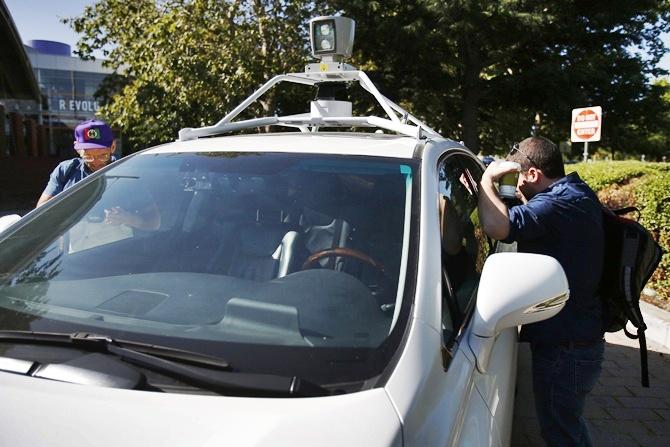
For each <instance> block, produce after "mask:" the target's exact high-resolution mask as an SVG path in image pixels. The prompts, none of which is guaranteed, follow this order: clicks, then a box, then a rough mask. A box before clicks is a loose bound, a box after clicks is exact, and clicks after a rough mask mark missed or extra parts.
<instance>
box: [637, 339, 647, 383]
mask: <svg viewBox="0 0 670 447" xmlns="http://www.w3.org/2000/svg"><path fill="white" fill-rule="evenodd" d="M637 336H638V339H639V341H640V374H641V376H642V386H643V387H645V388H649V362H648V360H647V339H646V337H645V336H644V329H643V328H640V329H638V330H637Z"/></svg>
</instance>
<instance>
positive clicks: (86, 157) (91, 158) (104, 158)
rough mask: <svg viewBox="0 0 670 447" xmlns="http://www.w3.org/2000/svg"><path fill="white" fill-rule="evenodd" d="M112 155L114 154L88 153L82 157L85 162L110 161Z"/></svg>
mask: <svg viewBox="0 0 670 447" xmlns="http://www.w3.org/2000/svg"><path fill="white" fill-rule="evenodd" d="M111 157H112V154H100V155H90V154H86V155H84V156H83V157H81V159H82V160H84V161H85V162H91V161H96V160H97V161H108V160H109V159H110V158H111Z"/></svg>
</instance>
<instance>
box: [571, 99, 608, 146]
mask: <svg viewBox="0 0 670 447" xmlns="http://www.w3.org/2000/svg"><path fill="white" fill-rule="evenodd" d="M602 128H603V109H602V107H600V106H595V107H583V108H580V109H572V124H571V125H570V141H572V142H573V143H588V142H590V141H600V132H601V131H602Z"/></svg>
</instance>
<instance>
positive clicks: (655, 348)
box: [512, 303, 670, 447]
mask: <svg viewBox="0 0 670 447" xmlns="http://www.w3.org/2000/svg"><path fill="white" fill-rule="evenodd" d="M641 304H642V303H641ZM644 304H646V303H644ZM650 307H652V308H653V309H651V311H652V312H654V314H653V315H651V314H650V312H649V311H650V309H647V308H646V306H645V308H644V309H643V313H644V314H645V321H646V322H647V324H648V326H649V331H648V335H647V349H648V351H649V382H650V387H649V388H643V387H642V385H640V352H639V345H638V342H637V340H631V339H629V338H627V337H626V335H625V334H624V333H623V332H617V333H614V334H606V336H605V339H606V341H607V344H606V347H605V361H604V363H603V372H602V375H601V376H600V379H599V380H598V385H597V386H596V388H595V389H594V390H593V392H592V393H591V394H590V395H589V398H588V400H587V402H586V411H585V416H586V418H587V419H588V421H589V426H590V429H591V435H592V436H593V441H594V445H595V446H596V447H600V446H603V447H615V446H616V447H628V446H635V447H655V446H659V447H661V446H662V447H668V446H670V347H669V346H667V345H666V343H667V342H670V339H668V334H669V331H670V330H669V329H668V328H670V324H668V323H670V318H668V317H669V316H670V314H668V313H667V312H664V311H661V310H660V309H657V308H655V307H653V306H650ZM656 310H659V311H660V312H656ZM652 335H654V338H653V339H652ZM661 336H663V337H665V338H659V337H661ZM515 402H516V403H515V409H514V427H513V432H512V446H514V447H517V446H518V447H526V446H529V447H533V446H544V445H545V444H544V443H543V441H542V439H541V437H540V429H539V426H538V424H537V419H536V418H535V408H534V403H533V391H532V384H531V375H530V349H529V347H528V344H527V343H521V344H519V367H518V372H517V395H516V400H515Z"/></svg>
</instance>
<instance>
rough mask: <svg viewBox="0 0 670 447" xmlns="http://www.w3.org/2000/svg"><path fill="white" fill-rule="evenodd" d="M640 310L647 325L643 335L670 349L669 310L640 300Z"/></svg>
mask: <svg viewBox="0 0 670 447" xmlns="http://www.w3.org/2000/svg"><path fill="white" fill-rule="evenodd" d="M640 310H641V311H642V316H643V317H644V322H645V324H646V325H647V330H646V331H645V335H646V336H647V339H650V340H653V341H655V342H656V343H659V344H661V345H663V346H665V347H666V348H668V349H670V312H668V311H665V310H663V309H661V308H660V307H656V306H654V305H652V304H649V303H647V302H644V301H642V300H640Z"/></svg>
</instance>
